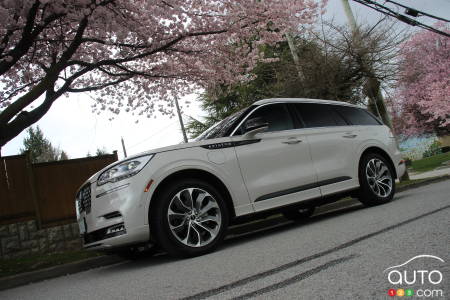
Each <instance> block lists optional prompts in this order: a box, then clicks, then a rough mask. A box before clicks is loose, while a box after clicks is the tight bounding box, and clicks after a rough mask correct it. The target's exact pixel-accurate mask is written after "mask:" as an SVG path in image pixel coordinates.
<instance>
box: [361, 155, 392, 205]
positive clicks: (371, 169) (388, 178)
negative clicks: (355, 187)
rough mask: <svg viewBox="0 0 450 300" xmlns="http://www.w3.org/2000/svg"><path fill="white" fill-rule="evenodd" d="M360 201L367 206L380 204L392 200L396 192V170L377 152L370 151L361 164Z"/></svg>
mask: <svg viewBox="0 0 450 300" xmlns="http://www.w3.org/2000/svg"><path fill="white" fill-rule="evenodd" d="M358 173H359V174H358V175H359V184H360V189H359V197H358V198H359V201H361V202H362V203H363V204H364V205H366V206H374V205H380V204H383V203H387V202H389V201H391V200H392V198H393V197H394V194H395V178H394V170H392V166H391V164H390V163H389V162H388V161H387V160H386V159H385V158H384V157H383V156H381V155H379V154H377V153H368V154H366V155H364V156H363V157H362V159H361V162H360V165H359V171H358Z"/></svg>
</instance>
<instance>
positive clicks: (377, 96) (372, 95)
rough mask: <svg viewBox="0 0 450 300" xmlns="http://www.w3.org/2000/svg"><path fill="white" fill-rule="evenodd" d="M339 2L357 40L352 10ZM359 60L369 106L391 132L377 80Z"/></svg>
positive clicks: (389, 121) (344, 3) (358, 36)
mask: <svg viewBox="0 0 450 300" xmlns="http://www.w3.org/2000/svg"><path fill="white" fill-rule="evenodd" d="M341 2H342V6H343V8H344V12H345V15H346V16H347V20H348V25H349V26H350V28H351V30H352V32H353V35H354V36H355V37H356V38H357V39H359V38H360V35H359V29H358V25H357V24H356V20H355V16H354V15H353V12H352V9H351V8H350V4H349V3H348V0H341ZM361 59H362V61H363V64H364V65H363V66H362V67H363V68H365V69H366V71H367V73H368V75H369V76H368V78H367V83H366V84H365V86H364V90H365V92H366V95H367V96H368V97H369V106H371V107H372V108H373V109H374V110H375V111H376V112H377V113H378V115H379V116H380V117H381V120H382V121H383V123H384V124H385V125H387V126H388V127H389V128H391V130H392V123H391V118H390V117H389V113H388V111H387V109H386V105H385V103H384V99H383V94H382V93H381V89H380V81H379V80H378V79H377V78H375V76H373V71H372V67H371V66H367V64H366V63H364V57H361ZM370 102H372V103H370ZM399 179H400V180H401V181H404V180H409V174H408V170H406V171H405V174H404V175H403V176H402V178H399Z"/></svg>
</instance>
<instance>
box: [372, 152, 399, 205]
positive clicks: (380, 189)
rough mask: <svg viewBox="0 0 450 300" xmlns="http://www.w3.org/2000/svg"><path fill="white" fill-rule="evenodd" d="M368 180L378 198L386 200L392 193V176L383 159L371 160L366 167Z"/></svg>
mask: <svg viewBox="0 0 450 300" xmlns="http://www.w3.org/2000/svg"><path fill="white" fill-rule="evenodd" d="M366 178H367V182H368V183H369V186H370V189H371V190H372V191H373V192H374V193H375V194H376V195H377V196H379V197H383V198H384V197H387V196H389V194H390V193H391V192H392V184H393V180H392V174H391V172H390V171H389V168H388V166H386V164H385V163H384V162H383V161H382V160H381V159H378V158H372V159H371V160H369V162H368V163H367V166H366Z"/></svg>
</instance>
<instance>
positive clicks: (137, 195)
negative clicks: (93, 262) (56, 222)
mask: <svg viewBox="0 0 450 300" xmlns="http://www.w3.org/2000/svg"><path fill="white" fill-rule="evenodd" d="M141 181H142V180H140V178H138V177H136V176H135V177H134V178H133V180H131V179H128V180H124V181H120V182H118V183H115V184H112V183H111V184H105V185H102V186H97V183H96V181H89V182H87V183H85V184H84V185H83V187H82V188H81V189H80V192H79V193H78V194H77V199H76V208H77V222H78V224H79V227H80V234H81V238H82V240H83V247H84V248H85V249H92V250H106V249H111V248H116V247H122V246H127V245H133V244H140V243H145V242H148V241H149V239H150V230H149V226H148V213H147V212H145V209H144V208H145V202H146V201H145V200H146V196H147V193H144V191H143V188H142V186H143V185H144V184H143V183H142V182H141ZM144 186H145V185H144ZM88 189H90V190H88ZM83 190H84V194H82V193H81V192H82V191H83ZM89 191H90V192H89ZM83 197H84V198H83Z"/></svg>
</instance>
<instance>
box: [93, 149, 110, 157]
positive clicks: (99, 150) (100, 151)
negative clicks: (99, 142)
mask: <svg viewBox="0 0 450 300" xmlns="http://www.w3.org/2000/svg"><path fill="white" fill-rule="evenodd" d="M105 154H108V150H106V148H105V147H103V148H97V151H95V156H100V155H105Z"/></svg>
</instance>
